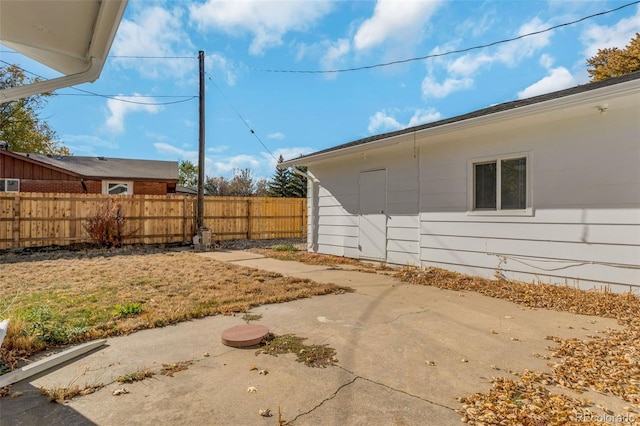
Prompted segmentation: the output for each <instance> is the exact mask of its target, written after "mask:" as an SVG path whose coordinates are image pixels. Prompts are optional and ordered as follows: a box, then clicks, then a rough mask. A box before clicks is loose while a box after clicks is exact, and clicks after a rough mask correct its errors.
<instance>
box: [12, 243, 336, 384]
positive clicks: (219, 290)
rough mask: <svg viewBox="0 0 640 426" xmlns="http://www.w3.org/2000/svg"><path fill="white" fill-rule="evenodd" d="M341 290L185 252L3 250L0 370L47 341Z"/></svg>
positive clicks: (111, 332)
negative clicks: (5, 325)
mask: <svg viewBox="0 0 640 426" xmlns="http://www.w3.org/2000/svg"><path fill="white" fill-rule="evenodd" d="M344 291H345V289H342V288H340V287H337V286H335V285H325V284H317V283H315V282H312V281H310V280H306V279H298V278H290V277H283V276H281V275H280V274H276V273H270V272H265V271H260V270H255V269H249V268H243V267H239V266H235V265H230V264H226V263H222V262H217V261H215V260H212V259H207V258H204V257H202V256H197V255H194V254H193V253H191V252H178V251H161V250H154V249H131V248H129V249H120V250H112V251H106V250H92V251H80V252H66V251H60V252H54V253H33V254H29V255H11V254H5V255H2V256H1V257H0V319H2V318H10V320H11V323H10V328H9V331H8V333H7V336H6V337H5V340H4V343H3V345H2V348H1V349H0V356H1V360H2V362H0V373H1V370H2V369H4V370H7V369H8V367H11V368H13V367H15V365H16V363H17V362H18V361H19V360H21V359H23V358H26V357H28V356H30V355H31V354H33V353H35V352H38V351H41V350H44V349H47V348H50V347H55V346H61V345H67V344H72V343H78V342H82V341H86V340H91V339H96V338H101V337H106V336H114V335H121V334H127V333H132V332H134V331H136V330H140V329H146V328H153V327H161V326H164V325H167V324H172V323H176V322H179V321H185V320H189V319H192V318H200V317H204V316H209V315H218V314H222V315H228V314H233V313H235V312H244V311H246V310H248V309H249V308H251V307H252V306H256V305H261V304H266V303H279V302H285V301H288V300H294V299H299V298H304V297H310V296H313V295H321V294H329V293H341V292H344ZM2 364H4V367H3V366H2Z"/></svg>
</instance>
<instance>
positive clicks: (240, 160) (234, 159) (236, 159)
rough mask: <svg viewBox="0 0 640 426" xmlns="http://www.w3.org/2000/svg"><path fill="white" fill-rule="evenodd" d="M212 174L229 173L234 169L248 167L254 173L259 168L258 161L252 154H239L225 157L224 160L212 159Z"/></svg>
mask: <svg viewBox="0 0 640 426" xmlns="http://www.w3.org/2000/svg"><path fill="white" fill-rule="evenodd" d="M212 166H213V171H214V176H220V175H229V174H232V173H233V171H234V170H241V169H246V168H249V169H251V170H252V171H253V172H254V173H255V170H256V169H258V168H259V166H260V162H259V161H258V159H257V158H256V157H254V156H253V155H246V154H239V155H234V156H231V157H225V158H224V160H217V161H213V165H212Z"/></svg>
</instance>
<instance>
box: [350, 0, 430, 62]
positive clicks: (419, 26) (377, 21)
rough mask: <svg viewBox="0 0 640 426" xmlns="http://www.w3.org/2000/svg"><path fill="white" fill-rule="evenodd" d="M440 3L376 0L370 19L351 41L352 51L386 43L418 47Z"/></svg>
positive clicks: (416, 0)
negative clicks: (411, 44) (392, 42)
mask: <svg viewBox="0 0 640 426" xmlns="http://www.w3.org/2000/svg"><path fill="white" fill-rule="evenodd" d="M440 4H441V1H420V0H407V1H403V2H398V1H397V0H378V1H377V3H376V7H375V9H374V12H373V16H372V17H371V18H369V19H367V20H366V21H364V22H363V23H362V25H360V27H359V28H358V31H357V32H356V35H355V36H354V38H353V43H354V46H355V48H356V49H357V50H366V49H370V48H372V47H375V46H377V45H380V44H382V43H384V42H386V41H388V40H394V41H396V42H400V43H403V44H405V45H406V44H407V43H414V44H418V43H419V42H420V41H422V38H423V32H424V27H425V26H426V24H427V23H428V22H429V19H430V18H431V16H432V15H433V13H434V12H435V11H436V9H437V8H438V7H439V6H440Z"/></svg>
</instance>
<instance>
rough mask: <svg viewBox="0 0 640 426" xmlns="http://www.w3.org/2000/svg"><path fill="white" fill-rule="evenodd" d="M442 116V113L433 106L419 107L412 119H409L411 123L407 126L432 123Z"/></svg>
mask: <svg viewBox="0 0 640 426" xmlns="http://www.w3.org/2000/svg"><path fill="white" fill-rule="evenodd" d="M441 118H442V114H440V113H439V112H438V111H436V110H435V109H433V108H429V109H421V108H419V109H417V110H416V112H415V114H413V117H411V120H409V124H407V125H406V127H413V126H418V125H420V124H425V123H432V122H434V121H438V120H440V119H441Z"/></svg>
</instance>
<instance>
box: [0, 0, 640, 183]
mask: <svg viewBox="0 0 640 426" xmlns="http://www.w3.org/2000/svg"><path fill="white" fill-rule="evenodd" d="M630 2H631V0H629V1H570V0H549V1H527V0H525V1H425V0H421V1H410V0H377V1H368V0H360V1H325V0H305V1H302V0H297V1H257V0H235V1H217V0H207V1H195V0H194V1H190V0H189V1H187V0H181V1H147V0H145V1H136V0H130V2H129V5H128V6H127V10H126V12H125V16H124V19H123V21H122V23H121V24H120V28H119V30H118V34H117V36H116V39H115V42H114V44H113V46H112V49H111V56H110V58H109V59H108V61H107V63H106V65H105V67H104V70H103V72H102V75H101V76H100V78H99V80H97V81H96V82H95V83H93V84H84V85H81V86H77V87H78V88H81V89H84V90H88V91H91V92H93V93H96V94H101V95H110V96H115V97H116V98H117V99H124V100H131V101H135V102H141V103H144V104H138V103H127V102H121V101H119V100H117V99H107V98H104V97H100V96H78V95H85V94H84V93H81V92H78V91H75V90H73V89H61V90H59V91H57V92H56V93H58V94H59V96H56V97H54V98H51V99H50V100H49V103H48V106H47V107H46V109H45V110H44V111H43V113H42V116H43V117H44V118H46V119H47V121H48V122H49V124H50V125H51V127H52V128H53V129H54V130H55V131H56V132H57V134H58V136H59V139H60V142H61V143H62V144H64V145H66V146H68V147H69V148H70V150H71V152H73V153H74V154H75V155H96V156H98V155H99V156H108V157H121V158H139V159H156V160H182V159H185V160H191V161H193V162H194V163H197V158H198V100H197V98H196V97H197V95H198V60H197V56H198V51H199V50H203V51H204V52H205V54H206V147H207V148H206V149H207V150H206V159H207V160H206V174H207V176H225V177H230V176H231V175H232V173H233V170H234V169H242V168H247V167H248V168H250V169H251V170H252V173H253V176H254V177H267V178H269V177H271V176H272V175H273V173H274V170H275V164H276V162H275V160H274V158H273V157H272V154H273V156H275V157H276V158H277V157H278V156H279V155H282V156H283V157H284V158H285V159H290V158H294V157H296V156H299V155H301V154H308V153H310V152H314V151H317V150H320V149H324V148H328V147H331V146H335V145H338V144H341V143H345V142H349V141H352V140H355V139H359V138H363V137H367V136H370V135H373V134H379V133H384V132H387V131H393V130H398V129H402V128H405V127H408V126H413V125H417V124H422V123H427V122H431V121H436V120H439V119H444V118H448V117H453V116H456V115H459V114H463V113H466V112H470V111H473V110H477V109H480V108H483V107H486V106H490V105H493V104H497V103H502V102H507V101H512V100H516V99H520V98H525V97H530V96H535V95H538V94H542V93H547V92H551V91H555V90H560V89H564V88H567V87H572V86H576V85H578V84H584V83H586V82H587V81H588V74H587V72H586V58H588V57H591V56H593V55H594V54H596V52H597V50H598V49H599V48H605V47H613V46H617V47H620V48H622V47H624V46H625V45H626V44H627V43H628V42H629V40H630V39H631V38H632V37H633V36H634V35H635V33H636V32H640V6H639V5H638V4H634V5H631V6H629V7H626V8H623V9H621V10H619V11H616V12H613V13H609V14H606V15H602V16H598V17H594V18H591V19H587V20H585V21H583V22H580V23H577V24H574V25H570V26H563V27H560V28H558V29H555V30H553V31H549V32H544V33H542V34H539V35H536V36H531V37H525V38H522V39H520V40H517V41H513V42H510V43H503V44H498V45H496V46H493V47H487V48H483V49H477V50H471V51H468V52H465V53H458V54H451V55H445V56H439V57H435V58H430V59H424V60H416V61H410V62H406V63H402V64H398V65H393V66H385V67H376V68H371V69H363V70H359V71H350V72H340V73H300V72H268V71H266V70H285V71H301V70H313V71H330V70H336V69H347V68H358V67H366V66H370V65H375V64H380V63H386V62H391V61H398V60H400V61H401V60H404V59H409V58H415V57H424V56H427V55H433V54H440V53H445V52H449V51H454V50H461V49H464V48H469V47H474V46H479V45H485V44H489V43H492V42H496V41H500V40H504V39H510V38H514V37H517V36H519V35H524V34H528V33H531V32H535V31H539V30H543V29H546V28H549V27H552V26H556V25H559V24H563V23H567V22H571V21H574V20H577V19H580V18H583V17H585V16H588V15H592V14H596V13H599V12H603V11H606V10H610V9H614V8H618V7H620V6H623V5H625V4H627V3H630ZM131 57H133V58H131ZM149 57H161V58H160V59H155V58H149ZM184 57H186V58H184ZM0 59H2V60H3V61H7V62H11V63H17V64H19V65H20V66H22V67H23V68H25V69H26V70H28V71H30V72H33V73H36V74H38V75H41V76H44V77H48V78H50V77H55V76H56V73H55V72H53V71H51V70H48V69H47V68H46V67H43V66H41V65H39V64H37V63H35V62H33V61H30V60H28V59H26V58H23V57H22V56H21V55H18V54H15V53H11V52H9V51H7V49H6V48H2V50H1V52H0ZM170 96H176V97H170ZM183 100H184V101H185V102H179V103H173V104H165V105H159V104H164V103H168V102H176V101H183ZM250 129H252V130H253V131H254V132H255V133H251V131H250ZM263 144H264V146H263ZM265 146H266V148H265Z"/></svg>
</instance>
